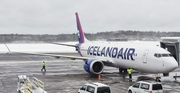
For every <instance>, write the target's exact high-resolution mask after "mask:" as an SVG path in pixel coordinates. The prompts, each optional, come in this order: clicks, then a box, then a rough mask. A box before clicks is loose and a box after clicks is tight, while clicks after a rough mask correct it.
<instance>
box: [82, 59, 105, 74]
mask: <svg viewBox="0 0 180 93" xmlns="http://www.w3.org/2000/svg"><path fill="white" fill-rule="evenodd" d="M103 69H104V64H103V62H102V61H100V60H87V61H86V62H85V64H84V70H85V71H86V72H88V73H91V74H101V73H102V72H103Z"/></svg>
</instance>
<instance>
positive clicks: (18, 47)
mask: <svg viewBox="0 0 180 93" xmlns="http://www.w3.org/2000/svg"><path fill="white" fill-rule="evenodd" d="M94 42H102V43H117V44H120V43H132V44H142V45H153V46H159V41H128V42H105V41H94ZM66 43H67V44H77V42H66ZM7 46H8V47H9V49H10V50H11V51H13V52H44V53H45V52H51V53H66V52H67V53H69V52H76V51H75V48H74V47H67V46H62V45H55V44H47V43H40V44H38V43H37V44H28V43H27V44H19V43H18V44H7ZM6 52H8V49H7V48H6V46H5V44H0V53H6Z"/></svg>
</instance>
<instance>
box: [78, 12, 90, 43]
mask: <svg viewBox="0 0 180 93" xmlns="http://www.w3.org/2000/svg"><path fill="white" fill-rule="evenodd" d="M75 15H76V22H77V29H78V31H79V34H78V40H79V43H84V42H86V41H88V40H87V39H86V38H85V36H84V32H83V30H82V27H81V23H80V20H79V16H78V13H77V12H76V13H75Z"/></svg>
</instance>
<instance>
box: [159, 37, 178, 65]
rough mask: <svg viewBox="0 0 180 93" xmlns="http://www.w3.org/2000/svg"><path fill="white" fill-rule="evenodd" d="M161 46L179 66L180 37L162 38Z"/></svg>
mask: <svg viewBox="0 0 180 93" xmlns="http://www.w3.org/2000/svg"><path fill="white" fill-rule="evenodd" d="M160 46H161V47H162V48H164V49H166V50H168V51H169V52H170V53H171V54H172V56H173V57H174V58H175V59H176V60H177V62H178V64H179V63H180V62H179V61H180V59H179V57H180V54H179V53H180V37H161V41H160Z"/></svg>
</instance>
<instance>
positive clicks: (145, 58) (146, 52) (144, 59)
mask: <svg viewBox="0 0 180 93" xmlns="http://www.w3.org/2000/svg"><path fill="white" fill-rule="evenodd" d="M148 52H149V50H148V49H146V50H145V51H144V53H143V57H142V61H143V63H144V64H146V63H147V56H148Z"/></svg>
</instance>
